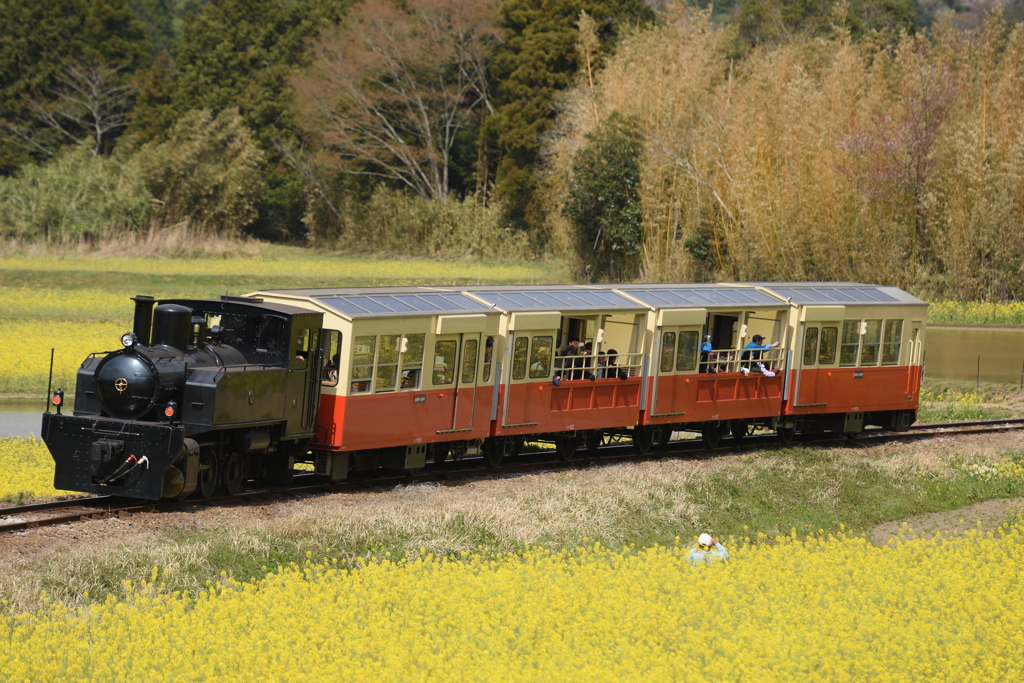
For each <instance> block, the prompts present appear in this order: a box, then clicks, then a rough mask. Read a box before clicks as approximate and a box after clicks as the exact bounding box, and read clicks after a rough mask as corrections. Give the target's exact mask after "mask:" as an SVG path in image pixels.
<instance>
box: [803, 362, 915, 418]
mask: <svg viewBox="0 0 1024 683" xmlns="http://www.w3.org/2000/svg"><path fill="white" fill-rule="evenodd" d="M798 374H799V381H798V379H797V377H798ZM920 385H921V368H920V367H919V366H916V365H911V366H906V365H904V366H888V367H865V368H814V369H807V370H801V371H796V370H794V371H793V380H792V382H791V384H790V392H791V398H790V400H789V401H788V402H787V404H786V406H785V414H786V415H816V414H822V413H857V412H862V411H881V410H911V409H916V408H917V404H918V399H919V397H920V388H921V386H920Z"/></svg>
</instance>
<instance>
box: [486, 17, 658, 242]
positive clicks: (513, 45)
mask: <svg viewBox="0 0 1024 683" xmlns="http://www.w3.org/2000/svg"><path fill="white" fill-rule="evenodd" d="M580 12H586V13H587V14H589V15H590V16H592V17H594V18H595V19H596V21H597V35H598V38H599V42H600V47H599V50H598V54H597V55H596V56H597V59H598V62H597V65H599V64H600V58H601V57H602V55H605V54H607V53H608V52H609V51H610V50H611V49H612V48H613V46H614V43H615V39H616V38H617V37H618V36H619V35H620V33H621V32H622V31H623V30H625V29H627V28H628V27H630V26H636V25H640V24H646V23H650V22H652V21H653V20H654V11H653V10H652V9H651V8H650V7H648V6H647V5H646V4H644V2H643V1H642V0H505V2H504V3H503V4H502V8H501V14H502V20H501V26H502V28H504V30H505V32H506V34H507V36H508V39H507V42H506V44H505V45H504V47H502V48H501V49H499V50H498V52H497V54H496V56H495V59H494V61H493V63H492V68H491V73H492V77H493V78H494V80H495V81H496V82H497V83H498V84H499V86H498V99H497V101H498V107H497V111H496V113H495V115H494V116H492V117H490V118H489V119H488V121H487V124H486V130H485V134H486V136H487V137H486V140H487V142H488V143H489V144H491V145H493V146H494V147H497V149H498V153H499V156H500V161H499V162H498V168H497V182H496V186H495V197H496V198H497V199H499V200H502V201H504V202H506V203H507V205H508V206H509V210H510V216H509V217H510V219H511V220H512V222H513V223H514V224H515V225H517V227H519V228H526V227H527V226H528V225H531V224H533V225H536V224H538V223H539V220H540V216H539V214H538V210H537V208H536V207H535V206H534V202H533V193H534V190H535V189H536V185H537V178H536V172H535V165H536V162H537V158H538V153H539V151H540V138H541V135H542V134H543V133H544V131H546V130H547V129H548V127H549V126H550V125H551V122H552V120H553V118H554V116H555V109H554V104H555V99H556V97H557V96H558V94H559V92H560V91H562V90H565V89H566V88H568V87H569V86H570V85H572V83H573V82H574V79H575V77H576V73H577V69H578V66H579V64H578V58H579V55H578V53H577V50H576V44H577V42H578V40H579V31H578V30H577V23H578V22H579V20H580Z"/></svg>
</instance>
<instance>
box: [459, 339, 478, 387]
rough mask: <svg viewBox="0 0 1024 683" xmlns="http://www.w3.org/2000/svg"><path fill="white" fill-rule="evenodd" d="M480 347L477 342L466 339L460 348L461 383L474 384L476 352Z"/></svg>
mask: <svg viewBox="0 0 1024 683" xmlns="http://www.w3.org/2000/svg"><path fill="white" fill-rule="evenodd" d="M478 346H480V342H479V340H476V339H467V340H466V344H465V346H463V348H462V383H463V384H475V383H476V381H475V380H476V351H477V347H478Z"/></svg>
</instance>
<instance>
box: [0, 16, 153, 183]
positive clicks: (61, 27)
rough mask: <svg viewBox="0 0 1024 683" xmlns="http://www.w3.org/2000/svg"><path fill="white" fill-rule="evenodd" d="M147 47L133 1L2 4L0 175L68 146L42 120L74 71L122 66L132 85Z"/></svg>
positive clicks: (123, 75)
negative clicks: (43, 111)
mask: <svg viewBox="0 0 1024 683" xmlns="http://www.w3.org/2000/svg"><path fill="white" fill-rule="evenodd" d="M149 49H150V43H149V39H148V38H147V37H146V31H145V28H144V26H143V25H142V24H141V23H140V22H139V21H138V19H136V17H135V15H134V14H133V13H132V11H131V9H130V8H129V7H128V4H127V0H33V1H32V2H24V1H23V0H0V174H5V175H6V174H11V173H13V172H14V171H15V170H16V169H17V168H18V167H19V166H21V165H22V164H24V163H26V162H28V161H29V160H30V159H32V158H33V157H34V158H37V159H40V158H48V157H49V156H50V155H52V154H53V153H54V151H55V150H56V149H58V148H59V147H60V146H61V145H62V144H68V143H69V142H70V140H69V139H68V137H67V136H66V135H64V134H63V133H61V132H60V131H58V130H54V129H53V128H52V127H50V126H48V125H47V124H45V123H43V122H42V121H41V120H40V117H39V115H38V114H39V112H40V111H42V110H45V109H46V108H47V106H48V105H49V104H51V103H52V102H53V101H54V100H56V99H57V93H58V92H59V91H60V89H61V88H62V87H63V86H64V81H65V80H66V79H67V78H68V69H69V68H73V69H79V70H81V69H86V68H116V69H117V70H118V78H119V79H120V81H121V82H126V81H127V80H128V79H130V78H131V76H132V74H133V73H134V72H135V71H137V70H138V69H139V68H141V67H143V66H145V65H146V64H147V63H148V61H149V56H148V55H149Z"/></svg>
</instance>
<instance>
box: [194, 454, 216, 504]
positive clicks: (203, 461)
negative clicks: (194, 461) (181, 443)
mask: <svg viewBox="0 0 1024 683" xmlns="http://www.w3.org/2000/svg"><path fill="white" fill-rule="evenodd" d="M217 470H218V468H217V454H216V453H214V452H213V451H211V450H209V449H204V450H203V451H202V453H201V454H200V456H199V481H197V482H196V491H197V492H198V493H199V496H200V497H201V498H212V497H213V494H214V492H215V491H216V490H217Z"/></svg>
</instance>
